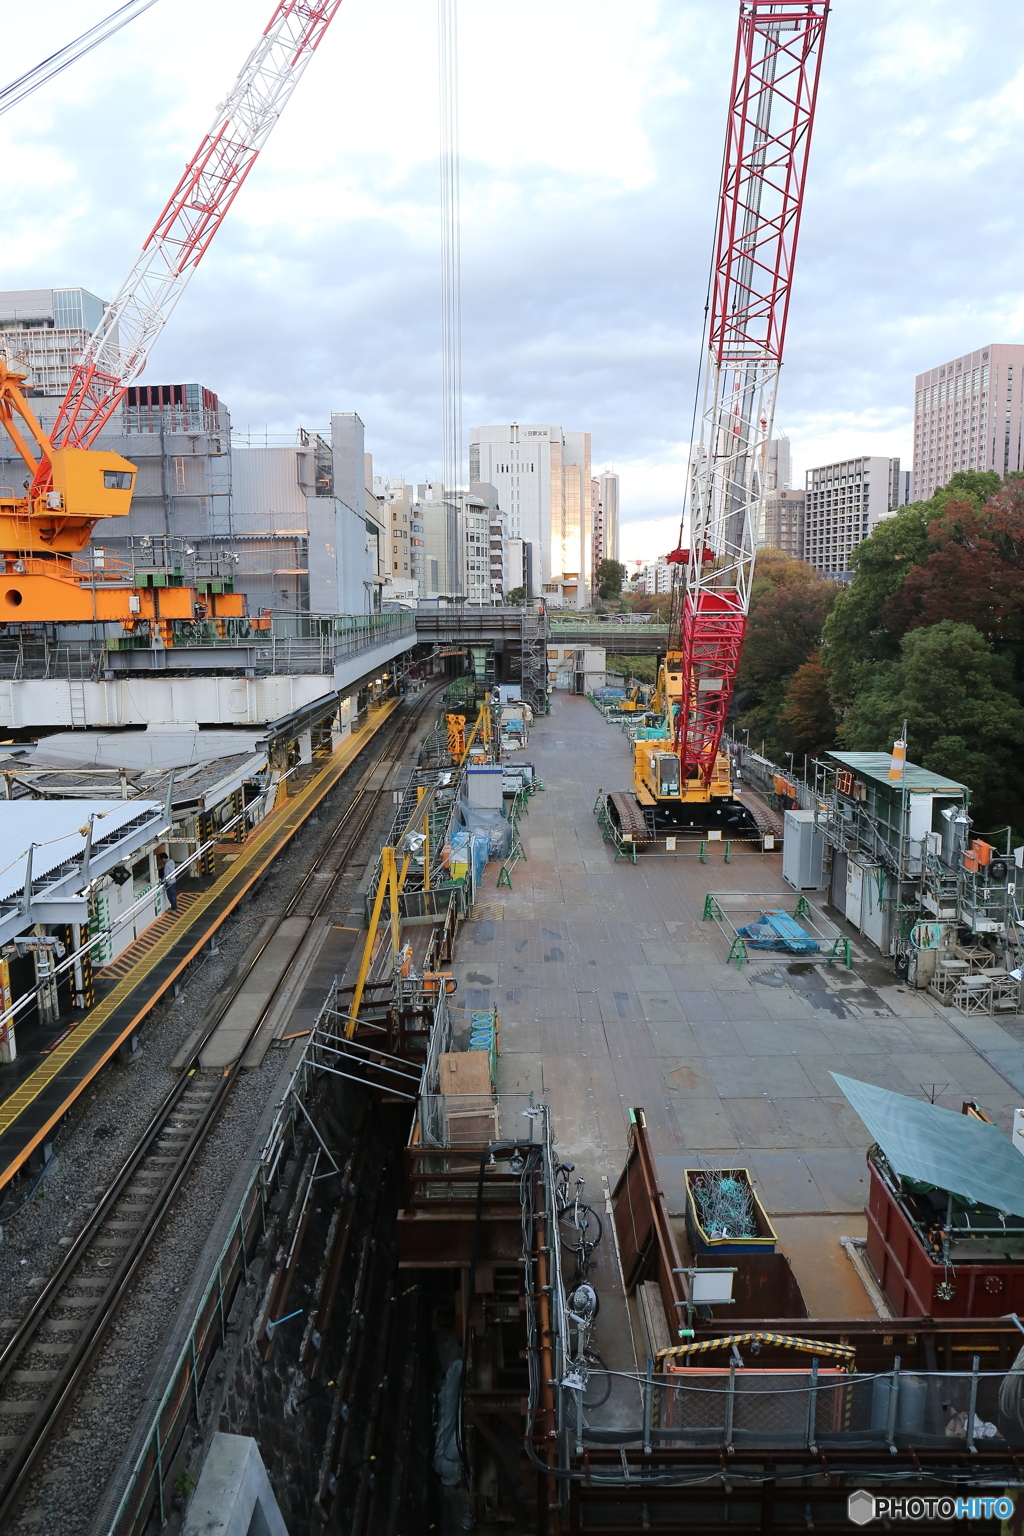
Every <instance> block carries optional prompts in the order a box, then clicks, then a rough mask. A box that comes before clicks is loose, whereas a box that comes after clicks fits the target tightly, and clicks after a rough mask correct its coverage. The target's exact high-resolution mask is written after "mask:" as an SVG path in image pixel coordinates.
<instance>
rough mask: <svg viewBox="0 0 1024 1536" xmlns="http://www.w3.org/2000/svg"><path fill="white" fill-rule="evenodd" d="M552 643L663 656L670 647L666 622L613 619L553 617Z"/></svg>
mask: <svg viewBox="0 0 1024 1536" xmlns="http://www.w3.org/2000/svg"><path fill="white" fill-rule="evenodd" d="M548 623H549V625H550V634H551V642H552V644H553V645H575V646H577V647H579V648H580V649H582V648H583V647H584V646H586V645H601V646H604V648H605V650H606V651H610V652H611V653H612V655H613V656H663V655H664V654H665V651H666V650H667V649H668V625H667V624H635V623H634V624H628V623H621V622H618V621H616V620H614V619H610V620H608V621H607V622H605V621H604V620H601V619H584V618H580V619H562V618H553V619H549V621H548Z"/></svg>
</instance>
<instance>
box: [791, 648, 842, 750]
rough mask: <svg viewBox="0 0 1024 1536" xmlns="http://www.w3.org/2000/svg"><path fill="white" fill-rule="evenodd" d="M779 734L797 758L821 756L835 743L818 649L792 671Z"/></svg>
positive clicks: (826, 681)
mask: <svg viewBox="0 0 1024 1536" xmlns="http://www.w3.org/2000/svg"><path fill="white" fill-rule="evenodd" d="M779 734H780V737H781V738H782V746H783V751H785V752H792V753H793V756H794V758H795V759H796V760H797V761H799V759H800V758H801V757H802V756H804V755H806V756H807V757H820V756H821V754H822V753H823V752H827V751H828V749H829V747H834V746H835V744H836V716H835V710H834V709H833V708H832V699H831V696H830V694H829V688H828V674H827V673H826V671H825V668H824V667H823V666H822V664H821V654H820V652H818V651H815V652H814V653H813V655H812V656H811V657H810V658H809V660H807V661H805V662H804V664H803V666H802V667H798V668H797V670H796V671H795V672H794V673H793V677H792V680H791V682H790V685H789V689H788V691H787V693H786V700H785V703H784V704H783V706H782V708H781V709H780V711H779Z"/></svg>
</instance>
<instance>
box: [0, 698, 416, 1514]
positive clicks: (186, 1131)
mask: <svg viewBox="0 0 1024 1536" xmlns="http://www.w3.org/2000/svg"><path fill="white" fill-rule="evenodd" d="M432 699H433V694H432V693H431V694H427V695H425V696H424V698H423V700H422V701H420V702H419V704H418V705H417V706H416V707H415V708H414V709H413V710H412V711H411V712H410V714H409V716H408V718H407V719H406V720H404V721H402V723H401V725H400V727H399V729H398V731H397V732H396V733H395V734H394V735H392V737H391V739H390V740H389V741H388V743H387V745H386V746H385V747H384V749H383V750H382V751H381V752H380V753H379V754H378V755H377V757H376V758H375V759H374V761H373V762H372V763H370V765H369V766H368V767H367V768H366V770H365V771H364V773H363V774H362V776H361V777H360V779H359V782H358V783H357V785H356V787H355V790H354V792H353V794H352V796H351V798H350V800H349V802H348V804H347V805H346V807H345V809H344V811H343V812H342V814H341V816H340V818H339V819H338V821H337V823H336V825H335V826H334V828H333V830H332V831H331V833H330V834H329V836H328V838H327V840H326V842H325V843H324V846H323V847H322V848H321V850H320V851H319V853H318V854H317V857H316V859H315V860H314V862H313V863H312V865H311V866H310V868H309V869H308V870H307V871H306V872H305V874H304V875H303V876H302V878H301V879H300V881H299V883H298V885H297V886H296V888H295V891H294V892H293V894H292V896H291V899H290V900H289V902H288V904H287V906H286V907H285V908H284V910H283V911H282V912H281V913H280V915H279V916H278V917H277V919H276V922H275V923H274V925H273V927H272V928H271V929H270V931H269V932H267V933H265V934H264V936H263V938H262V940H261V942H260V944H259V945H258V947H257V948H256V949H255V950H254V951H253V953H252V954H251V955H249V956H248V957H247V959H246V963H245V965H244V968H243V972H242V974H241V975H239V976H238V977H237V978H236V980H235V982H234V984H233V985H232V986H231V987H230V989H229V990H228V991H227V992H226V993H225V994H224V997H223V998H222V999H221V1001H220V1003H219V1005H218V1007H217V1010H216V1013H215V1014H214V1015H213V1017H212V1018H211V1019H210V1020H209V1022H208V1024H207V1026H206V1027H205V1028H204V1030H203V1033H202V1036H201V1038H200V1039H199V1040H198V1041H196V1042H195V1043H194V1045H193V1047H192V1050H191V1054H190V1058H189V1061H188V1063H187V1064H186V1066H185V1067H184V1069H183V1071H182V1072H181V1074H180V1076H179V1077H178V1080H177V1081H176V1082H175V1084H174V1086H173V1087H172V1089H171V1090H170V1092H169V1093H168V1095H167V1097H166V1098H165V1099H164V1101H163V1103H162V1104H161V1105H160V1107H159V1108H158V1110H157V1111H156V1113H155V1114H154V1115H153V1117H152V1119H151V1120H150V1122H149V1124H148V1126H147V1127H146V1129H145V1131H144V1133H143V1135H142V1136H141V1137H140V1139H139V1141H138V1142H137V1143H136V1146H135V1148H134V1149H133V1151H132V1152H131V1154H130V1156H129V1157H128V1159H127V1160H126V1162H125V1163H124V1164H123V1165H122V1167H121V1169H120V1170H119V1172H118V1173H117V1175H116V1177H115V1178H114V1180H113V1181H112V1183H111V1184H110V1186H109V1188H108V1189H107V1190H106V1192H105V1194H104V1195H103V1197H102V1198H101V1199H100V1201H99V1203H98V1204H97V1206H96V1208H95V1210H94V1211H93V1212H92V1214H91V1215H90V1217H89V1218H88V1220H87V1221H86V1223H85V1225H84V1227H83V1228H82V1230H81V1231H80V1232H79V1234H78V1236H77V1237H76V1238H75V1239H74V1240H73V1242H72V1244H71V1246H70V1247H69V1249H68V1252H67V1254H66V1255H65V1257H64V1258H63V1260H62V1261H61V1263H60V1265H59V1266H58V1268H57V1270H56V1271H55V1272H54V1274H52V1275H51V1277H50V1279H49V1280H48V1282H47V1283H46V1285H45V1286H44V1288H43V1290H42V1291H41V1292H40V1294H39V1296H38V1297H37V1298H36V1300H35V1301H34V1303H33V1304H32V1307H31V1308H30V1310H29V1312H28V1314H27V1315H26V1317H25V1318H24V1319H23V1320H22V1322H21V1323H20V1324H19V1325H18V1328H17V1330H16V1332H15V1333H14V1334H13V1336H12V1337H11V1339H10V1340H9V1341H8V1342H7V1344H6V1345H5V1346H4V1348H3V1350H2V1351H0V1528H2V1527H3V1526H5V1525H6V1523H7V1521H8V1519H9V1517H10V1516H11V1514H12V1513H13V1511H14V1510H15V1508H16V1507H17V1506H18V1503H19V1501H20V1498H21V1495H22V1493H23V1492H24V1489H25V1485H26V1482H27V1480H28V1478H29V1477H30V1475H31V1474H32V1472H33V1470H34V1469H35V1468H36V1467H37V1465H38V1463H39V1459H40V1457H41V1455H42V1453H43V1451H44V1450H45V1448H46V1446H47V1445H48V1444H49V1442H50V1440H51V1438H52V1436H53V1434H54V1432H55V1431H56V1429H57V1428H58V1427H59V1425H60V1422H61V1420H62V1418H63V1416H64V1414H65V1412H66V1410H67V1409H68V1407H69V1405H70V1404H71V1402H72V1401H73V1400H74V1398H75V1396H76V1395H77V1393H78V1392H79V1391H80V1389H81V1384H82V1381H83V1378H84V1377H85V1374H86V1373H87V1371H88V1370H89V1369H90V1368H91V1367H92V1365H93V1364H94V1362H95V1359H96V1357H97V1355H98V1353H99V1352H100V1349H101V1347H102V1344H103V1341H104V1339H105V1338H106V1335H107V1333H108V1331H109V1329H110V1328H111V1326H112V1325H113V1323H114V1320H115V1318H116V1316H117V1314H118V1312H119V1309H120V1307H121V1305H122V1303H123V1301H124V1299H125V1297H126V1295H127V1293H128V1290H129V1288H130V1286H131V1285H132V1283H133V1281H134V1279H135V1278H136V1276H137V1273H138V1271H139V1268H140V1266H141V1265H142V1264H143V1262H144V1261H145V1259H146V1256H147V1254H148V1252H149V1249H150V1247H151V1246H152V1243H153V1241H154V1239H155V1237H156V1235H157V1234H158V1233H159V1231H160V1229H161V1227H162V1224H163V1222H164V1220H165V1218H166V1216H167V1214H168V1212H169V1211H170V1209H171V1207H172V1205H173V1204H174V1202H175V1200H176V1198H177V1197H178V1195H179V1194H180V1192H181V1190H182V1186H183V1185H184V1183H185V1181H186V1179H187V1178H188V1175H189V1173H190V1171H191V1169H192V1167H193V1165H194V1163H195V1161H196V1159H197V1157H198V1155H199V1153H200V1151H201V1149H202V1147H203V1144H204V1142H205V1141H206V1139H207V1137H208V1136H209V1134H210V1132H211V1130H212V1129H213V1127H214V1125H215V1124H216V1123H217V1121H218V1120H219V1118H220V1115H221V1113H222V1111H223V1109H224V1107H225V1105H226V1104H227V1102H228V1100H229V1098H230V1097H231V1093H232V1089H233V1088H234V1086H235V1083H236V1082H237V1080H238V1077H239V1075H240V1073H241V1071H242V1062H243V1060H244V1058H245V1054H246V1051H247V1050H248V1049H250V1048H251V1046H252V1045H253V1044H254V1043H255V1041H256V1040H257V1037H258V1036H259V1034H260V1031H261V1030H262V1029H263V1027H264V1026H265V1024H266V1022H267V1019H268V1017H269V1016H270V1014H271V1011H272V1009H273V1007H274V1002H275V999H276V998H277V996H278V994H279V993H280V991H281V988H282V987H283V985H284V984H285V982H286V980H287V977H288V971H287V970H286V971H285V973H284V975H283V976H282V977H281V978H280V980H279V981H278V983H277V985H276V986H275V987H274V988H273V989H272V991H271V992H270V993H269V994H268V996H267V997H266V999H265V1000H264V1001H263V1004H262V1007H261V1009H260V1012H259V1015H258V1017H257V1019H256V1021H255V1023H254V1024H253V1025H252V1028H251V1029H250V1031H249V1033H248V1037H247V1038H246V1040H245V1041H244V1044H243V1046H242V1049H241V1050H240V1051H239V1053H238V1056H237V1058H236V1060H235V1062H234V1065H233V1066H231V1067H230V1068H228V1069H227V1070H225V1071H223V1072H221V1073H204V1072H202V1071H200V1058H201V1056H202V1053H203V1050H204V1048H205V1047H206V1046H207V1044H208V1043H209V1041H210V1040H211V1039H212V1037H213V1035H214V1034H215V1033H216V1031H217V1029H218V1028H219V1026H220V1024H221V1023H222V1021H223V1020H224V1018H225V1017H226V1015H227V1014H228V1012H229V1011H230V1009H231V1007H232V1005H233V1004H234V1002H235V1000H236V999H237V998H238V996H239V995H240V993H241V992H242V990H243V988H244V987H245V985H246V983H247V982H248V980H249V978H250V977H251V976H252V973H253V971H254V970H255V968H256V966H257V964H258V963H259V961H260V959H261V957H262V956H263V955H264V954H265V953H266V951H267V948H268V947H269V945H270V944H271V942H272V941H273V939H274V936H275V934H277V933H278V931H279V930H280V927H281V924H282V923H284V922H285V921H287V919H288V918H290V917H294V916H302V917H308V918H309V919H310V921H311V922H312V921H313V920H315V919H316V918H317V917H318V916H319V915H320V914H321V913H322V912H323V910H324V909H325V907H326V906H327V904H328V902H329V901H330V900H331V897H332V896H333V894H334V892H335V889H336V887H337V884H338V881H339V880H340V878H341V876H342V875H343V874H344V873H345V869H346V866H347V865H348V863H349V861H350V859H351V857H352V855H353V852H354V851H355V849H356V848H357V847H358V845H359V843H360V841H361V840H362V838H363V837H364V835H365V833H366V831H367V828H368V827H369V825H370V822H371V820H372V818H373V815H374V812H375V811H376V809H377V806H378V803H379V796H380V792H381V787H382V785H383V782H384V780H385V779H386V777H387V775H386V773H383V774H382V773H381V770H382V769H384V768H385V766H388V767H390V766H393V765H394V764H395V763H397V762H399V761H400V760H401V758H402V755H403V753H404V751H405V749H406V747H407V745H408V743H409V740H410V738H411V736H412V734H413V732H414V730H415V729H416V726H417V725H418V724H419V722H420V720H421V719H422V717H423V714H424V713H425V712H426V710H427V709H428V708H429V706H430V704H431V701H432ZM375 781H376V782H375Z"/></svg>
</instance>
